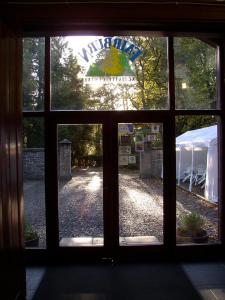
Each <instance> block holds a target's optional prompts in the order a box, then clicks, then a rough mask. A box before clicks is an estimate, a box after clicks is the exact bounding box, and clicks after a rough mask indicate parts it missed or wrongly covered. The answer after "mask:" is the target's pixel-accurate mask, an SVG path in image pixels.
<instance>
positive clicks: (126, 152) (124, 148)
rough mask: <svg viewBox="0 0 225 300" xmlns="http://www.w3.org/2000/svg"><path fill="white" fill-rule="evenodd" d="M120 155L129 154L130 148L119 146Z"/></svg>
mask: <svg viewBox="0 0 225 300" xmlns="http://www.w3.org/2000/svg"><path fill="white" fill-rule="evenodd" d="M119 153H120V154H131V146H119Z"/></svg>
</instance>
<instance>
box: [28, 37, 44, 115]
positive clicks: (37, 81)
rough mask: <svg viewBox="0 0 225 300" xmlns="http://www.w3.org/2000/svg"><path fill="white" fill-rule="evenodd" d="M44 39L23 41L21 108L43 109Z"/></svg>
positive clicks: (29, 109) (30, 109)
mask: <svg viewBox="0 0 225 300" xmlns="http://www.w3.org/2000/svg"><path fill="white" fill-rule="evenodd" d="M44 49H45V48H44V38H25V39H24V40H23V108H24V110H25V111H39V110H43V108H44V51H45V50H44Z"/></svg>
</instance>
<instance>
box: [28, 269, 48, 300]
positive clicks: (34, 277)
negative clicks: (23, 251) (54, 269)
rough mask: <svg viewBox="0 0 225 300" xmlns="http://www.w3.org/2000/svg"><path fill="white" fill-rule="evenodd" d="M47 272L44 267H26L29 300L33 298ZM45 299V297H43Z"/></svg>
mask: <svg viewBox="0 0 225 300" xmlns="http://www.w3.org/2000/svg"><path fill="white" fill-rule="evenodd" d="M44 273H45V268H44V267H29V268H26V284H27V300H31V299H32V298H33V296H34V293H35V291H36V289H37V288H38V286H39V284H40V282H41V279H42V277H43V275H44ZM43 300H44V299H43Z"/></svg>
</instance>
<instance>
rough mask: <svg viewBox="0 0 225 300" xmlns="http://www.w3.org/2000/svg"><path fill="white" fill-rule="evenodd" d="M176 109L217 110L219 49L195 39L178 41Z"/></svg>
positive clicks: (178, 39)
mask: <svg viewBox="0 0 225 300" xmlns="http://www.w3.org/2000/svg"><path fill="white" fill-rule="evenodd" d="M174 41H175V42H174V50H175V77H176V107H177V108H181V109H210V108H212V109H213V108H216V49H215V48H214V47H212V46H211V45H209V44H207V43H205V42H203V41H201V40H199V39H195V38H175V40H174Z"/></svg>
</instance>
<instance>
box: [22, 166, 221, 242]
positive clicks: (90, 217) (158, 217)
mask: <svg viewBox="0 0 225 300" xmlns="http://www.w3.org/2000/svg"><path fill="white" fill-rule="evenodd" d="M44 191H45V189H44V182H43V181H31V180H30V181H26V182H25V183H24V199H25V215H26V219H27V220H29V222H30V223H31V224H32V225H33V226H34V227H35V228H36V229H37V230H38V232H39V235H40V246H41V247H43V246H45V239H46V233H45V201H44V199H45V195H44ZM58 208H59V235H60V239H61V238H63V237H102V236H103V232H104V229H103V175H102V172H101V171H100V170H99V169H87V170H76V172H74V174H73V177H72V179H71V180H69V181H60V183H59V200H58ZM192 211H197V212H199V213H200V214H201V215H202V216H203V218H204V220H205V225H206V229H207V231H208V232H209V235H210V241H214V240H217V239H218V208H217V207H215V206H210V205H209V204H208V203H207V202H206V201H204V200H202V199H200V198H198V197H196V196H194V195H193V194H191V193H189V192H187V191H184V190H182V189H180V188H177V217H178V218H179V216H180V215H181V214H182V213H184V212H192ZM119 228H120V236H121V237H132V236H133V237H135V236H154V237H156V238H157V239H158V240H159V241H160V242H162V241H163V184H162V180H161V179H159V178H158V179H156V178H143V179H142V178H140V177H139V174H138V172H137V171H128V172H127V171H122V172H120V174H119Z"/></svg>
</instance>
